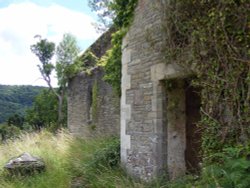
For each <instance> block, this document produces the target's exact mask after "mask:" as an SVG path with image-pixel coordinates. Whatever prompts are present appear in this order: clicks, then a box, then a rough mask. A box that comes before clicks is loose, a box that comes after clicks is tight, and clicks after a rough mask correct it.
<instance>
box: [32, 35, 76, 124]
mask: <svg viewBox="0 0 250 188" xmlns="http://www.w3.org/2000/svg"><path fill="white" fill-rule="evenodd" d="M31 51H32V52H33V53H34V54H35V55H36V56H37V57H38V58H39V60H40V62H41V65H38V67H39V70H40V73H41V75H42V76H43V79H44V80H45V81H46V83H47V85H48V86H49V88H50V89H51V91H52V92H53V93H54V94H55V95H56V97H57V99H58V122H57V124H58V126H59V127H62V125H63V119H64V115H63V103H64V98H65V93H66V89H67V83H68V80H69V79H70V77H72V71H70V70H71V69H72V66H73V62H74V61H75V60H76V59H77V55H78V53H79V51H80V50H79V47H78V46H77V42H76V39H75V37H74V36H73V35H71V34H64V35H63V39H62V41H61V42H60V43H59V45H58V47H57V48H56V49H55V44H54V43H53V42H49V41H48V40H47V39H42V38H41V37H40V36H39V41H38V42H37V43H36V44H34V45H32V46H31ZM55 52H56V67H54V65H53V64H52V62H51V60H52V57H53V55H54V53H55ZM54 69H55V70H56V74H57V78H58V86H59V88H57V89H55V88H53V87H52V85H51V73H52V70H54Z"/></svg>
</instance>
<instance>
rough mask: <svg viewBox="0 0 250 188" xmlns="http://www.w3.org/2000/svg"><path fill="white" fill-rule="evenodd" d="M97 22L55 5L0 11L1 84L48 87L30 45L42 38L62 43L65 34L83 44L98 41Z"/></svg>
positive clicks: (17, 6) (28, 4)
mask: <svg viewBox="0 0 250 188" xmlns="http://www.w3.org/2000/svg"><path fill="white" fill-rule="evenodd" d="M92 22H94V20H93V19H92V18H91V17H89V16H88V15H85V14H84V13H81V12H76V11H72V10H70V9H67V8H65V7H62V6H59V5H56V4H53V5H51V6H49V7H41V6H38V5H36V4H34V3H31V2H24V3H19V4H11V5H9V6H8V7H5V8H1V9H0V23H1V24H0V84H32V85H46V84H45V83H44V81H43V80H41V79H40V81H37V79H39V78H40V73H39V71H38V68H37V66H36V65H37V64H38V63H39V61H38V60H37V58H36V57H35V56H34V55H33V54H32V53H31V51H30V45H31V44H34V43H35V39H34V36H35V35H37V34H39V35H41V36H42V37H45V38H48V40H51V41H53V42H55V43H58V42H59V41H60V40H61V39H62V36H63V34H64V33H65V32H70V33H72V34H73V35H75V36H76V38H77V39H78V40H79V41H90V40H92V41H94V40H95V39H96V38H97V37H98V34H97V33H96V32H95V29H94V28H93V26H92V24H91V23H92Z"/></svg>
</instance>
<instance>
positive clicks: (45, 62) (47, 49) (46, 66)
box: [31, 36, 55, 90]
mask: <svg viewBox="0 0 250 188" xmlns="http://www.w3.org/2000/svg"><path fill="white" fill-rule="evenodd" d="M35 37H37V38H39V41H38V42H37V43H36V44H33V45H31V51H32V52H33V53H34V54H35V55H36V56H37V57H38V58H39V60H40V62H41V65H37V66H38V68H39V71H40V73H41V75H42V77H43V79H44V80H45V81H46V83H47V84H48V86H49V87H50V88H51V89H52V90H53V87H52V85H51V73H52V71H53V69H54V65H53V64H52V61H51V59H52V57H53V56H54V53H55V44H54V43H53V42H49V41H48V40H47V39H42V38H41V36H35Z"/></svg>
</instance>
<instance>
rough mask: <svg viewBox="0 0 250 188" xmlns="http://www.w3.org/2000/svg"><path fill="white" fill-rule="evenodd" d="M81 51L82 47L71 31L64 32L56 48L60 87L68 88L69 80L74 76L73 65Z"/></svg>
mask: <svg viewBox="0 0 250 188" xmlns="http://www.w3.org/2000/svg"><path fill="white" fill-rule="evenodd" d="M79 52H80V48H79V47H78V45H77V41H76V38H75V37H74V36H73V35H72V34H70V33H66V34H64V35H63V40H62V41H61V42H60V43H59V45H58V46H57V49H56V56H57V60H56V73H57V79H58V85H59V86H60V87H62V88H66V87H67V83H68V80H69V79H70V78H71V77H72V76H74V73H75V72H74V71H73V69H72V66H73V65H74V64H73V63H74V61H75V60H76V58H77V56H78V54H79Z"/></svg>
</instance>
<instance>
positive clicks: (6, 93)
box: [0, 85, 45, 123]
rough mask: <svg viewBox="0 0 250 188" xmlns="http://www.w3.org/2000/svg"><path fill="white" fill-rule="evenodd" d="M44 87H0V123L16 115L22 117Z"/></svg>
mask: <svg viewBox="0 0 250 188" xmlns="http://www.w3.org/2000/svg"><path fill="white" fill-rule="evenodd" d="M44 88H45V87H40V86H10V85H0V123H3V122H5V121H6V120H7V119H8V117H10V116H11V115H13V114H15V113H17V114H21V115H24V113H25V110H26V109H27V108H28V107H30V106H32V103H33V101H34V98H35V97H36V96H37V95H38V94H39V93H40V91H41V90H43V89H44Z"/></svg>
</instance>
